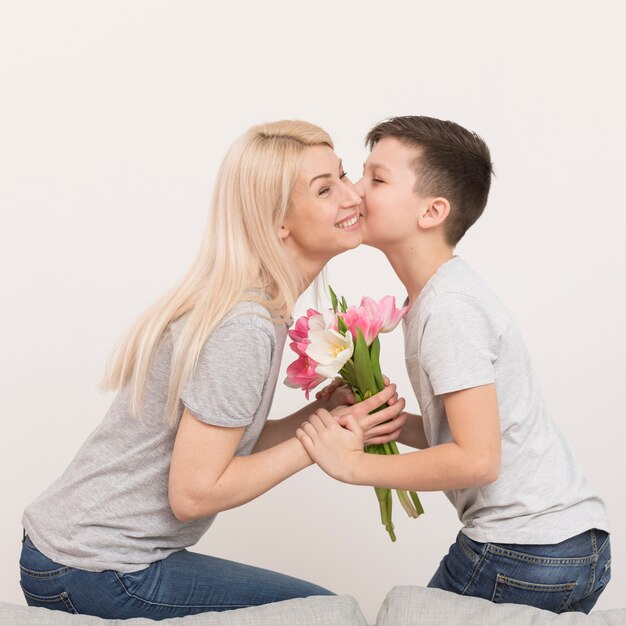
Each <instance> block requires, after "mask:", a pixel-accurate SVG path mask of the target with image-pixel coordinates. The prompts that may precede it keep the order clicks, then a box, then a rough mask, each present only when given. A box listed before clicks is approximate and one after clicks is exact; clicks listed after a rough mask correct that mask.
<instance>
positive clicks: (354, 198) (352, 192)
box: [342, 181, 363, 206]
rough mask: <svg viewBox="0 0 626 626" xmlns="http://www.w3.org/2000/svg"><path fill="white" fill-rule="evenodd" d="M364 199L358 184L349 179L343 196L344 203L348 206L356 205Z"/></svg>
mask: <svg viewBox="0 0 626 626" xmlns="http://www.w3.org/2000/svg"><path fill="white" fill-rule="evenodd" d="M362 199H363V196H362V195H361V193H360V192H359V190H358V189H357V187H356V185H354V183H352V182H350V181H348V182H346V184H345V194H344V198H343V203H342V204H344V205H346V206H354V205H356V204H361V200H362Z"/></svg>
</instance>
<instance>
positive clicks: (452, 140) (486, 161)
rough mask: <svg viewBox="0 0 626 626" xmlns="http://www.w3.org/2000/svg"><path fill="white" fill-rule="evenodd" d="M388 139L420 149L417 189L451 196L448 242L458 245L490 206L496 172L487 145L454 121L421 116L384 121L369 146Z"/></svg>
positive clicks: (446, 225)
mask: <svg viewBox="0 0 626 626" xmlns="http://www.w3.org/2000/svg"><path fill="white" fill-rule="evenodd" d="M385 137H393V138H395V139H397V140H398V141H400V142H402V143H403V144H404V145H406V146H409V147H412V148H416V149H417V150H418V151H419V152H418V154H417V156H416V158H415V159H414V161H413V163H412V165H413V167H414V170H415V174H416V176H417V186H416V189H415V192H416V193H419V194H420V195H426V196H441V197H444V198H446V199H447V200H448V202H449V203H450V215H449V216H448V218H447V220H446V221H445V223H444V228H445V231H444V232H445V235H446V240H447V243H448V244H449V245H451V246H455V245H456V244H457V243H458V242H459V241H460V239H461V237H463V235H464V234H465V233H466V231H467V229H468V228H469V227H470V226H471V225H472V224H474V222H475V221H476V220H477V219H478V218H479V217H480V216H481V214H482V212H483V209H484V208H485V205H486V204H487V197H488V196H489V187H490V185H491V175H492V174H493V166H492V163H491V155H490V154H489V148H488V147H487V144H486V143H485V142H484V141H483V139H481V138H480V137H479V136H478V135H477V134H476V133H473V132H472V131H469V130H467V129H465V128H463V127H462V126H459V125H458V124H455V123H454V122H448V121H444V120H439V119H436V118H434V117H424V116H418V115H407V116H404V117H392V118H390V119H388V120H386V121H384V122H381V123H380V124H378V125H376V126H374V128H372V130H370V132H369V133H368V134H367V137H366V138H365V145H366V146H367V147H368V148H369V149H370V150H371V149H372V148H373V147H374V146H375V145H376V144H377V143H378V142H379V141H380V140H381V139H384V138H385Z"/></svg>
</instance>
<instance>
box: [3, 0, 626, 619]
mask: <svg viewBox="0 0 626 626" xmlns="http://www.w3.org/2000/svg"><path fill="white" fill-rule="evenodd" d="M620 4H621V3H619V2H618V1H615V2H608V1H603V0H599V1H598V0H596V1H595V2H593V3H592V2H564V1H562V2H561V1H558V2H557V1H553V2H538V1H535V0H531V1H529V0H527V1H526V2H523V3H515V4H513V3H504V2H496V1H493V2H489V1H476V0H475V1H474V2H472V3H466V2H462V1H461V0H457V1H453V0H448V1H445V2H438V3H434V2H400V1H397V0H387V1H386V2H385V3H382V2H373V1H370V0H366V1H361V2H356V1H353V2H348V1H346V2H330V1H328V0H319V1H318V2H316V3H306V5H305V4H304V3H295V2H289V1H279V0H266V1H265V2H262V3H253V2H249V3H245V2H236V1H231V2H229V3H219V4H217V3H215V4H214V3H209V2H199V1H188V2H176V3H175V2H164V1H156V0H150V1H147V0H146V1H138V0H125V1H124V2H120V1H118V0H113V1H111V0H110V1H108V2H94V1H85V0H80V1H78V0H77V1H74V2H72V1H68V0H57V1H56V2H45V1H38V2H19V3H16V2H10V0H3V1H2V3H1V4H0V90H1V95H0V210H1V216H2V221H1V227H0V272H1V276H2V281H1V285H2V291H1V296H0V297H1V298H2V306H1V309H0V311H1V312H0V320H1V324H0V346H1V348H0V367H1V372H0V381H1V382H0V384H1V385H2V406H3V416H4V419H3V420H2V437H1V439H0V441H1V446H2V453H1V454H0V481H1V482H0V487H1V493H2V515H1V517H0V554H1V555H2V558H1V559H0V589H1V591H0V599H2V600H6V601H14V602H23V599H22V596H21V594H20V590H19V585H18V570H17V559H18V551H19V547H20V538H21V526H20V518H21V512H22V509H23V507H24V505H25V504H27V503H28V502H29V501H30V500H32V499H33V498H34V497H35V496H36V495H37V494H38V493H39V492H40V491H41V490H43V489H44V488H45V487H46V486H47V485H48V484H49V483H50V482H51V480H52V479H54V478H55V477H56V476H57V475H58V474H59V473H60V472H61V471H62V470H63V469H64V467H65V466H66V464H67V463H68V462H69V460H70V459H71V458H72V456H73V455H74V453H75V452H76V450H77V448H78V446H79V445H80V443H81V442H82V441H83V439H84V438H85V437H86V435H87V434H88V433H89V432H90V431H91V430H92V429H93V428H94V427H95V426H96V424H97V423H98V422H99V420H100V419H101V416H102V415H103V413H104V411H105V410H106V408H107V406H108V403H109V402H110V396H106V395H102V394H100V393H99V392H98V391H97V390H96V383H97V381H98V380H99V378H100V376H101V374H102V372H103V367H104V363H105V360H106V358H107V356H108V354H109V352H110V350H111V348H112V347H113V345H114V344H115V343H116V342H117V341H118V340H119V338H120V337H121V335H122V333H123V331H124V330H125V329H126V328H127V326H128V325H129V324H130V323H131V321H132V320H133V319H134V318H135V317H136V316H137V315H138V314H139V312H140V311H141V310H142V309H143V308H144V307H146V306H147V305H148V304H149V303H150V302H152V301H153V300H154V299H155V298H156V297H157V296H158V295H160V294H161V293H162V292H163V291H164V290H165V289H166V288H168V287H169V286H170V285H172V283H173V282H174V281H175V280H176V279H177V278H178V277H179V276H180V275H181V274H182V272H183V271H184V270H185V269H186V267H187V266H188V264H189V263H190V261H191V259H192V256H193V254H194V252H195V250H196V246H197V245H198V243H199V240H200V233H201V231H202V229H203V227H204V223H205V219H206V213H207V206H208V202H209V197H210V193H211V189H212V184H213V179H214V175H215V173H216V170H217V167H218V163H219V161H220V160H221V158H222V156H223V154H224V153H225V151H226V149H227V147H228V146H229V144H230V143H231V142H232V141H233V139H234V138H235V137H236V136H237V135H239V134H240V133H241V132H243V131H244V130H245V129H246V128H247V127H249V126H250V125H252V124H254V123H257V122H261V121H266V120H274V119H280V118H303V119H307V120H310V121H313V122H316V123H318V124H320V125H321V126H323V127H325V128H326V129H327V130H328V131H329V132H330V133H331V135H332V136H333V137H334V139H335V141H336V147H337V151H338V153H339V154H340V155H341V156H342V157H343V159H344V163H345V164H346V168H347V171H348V172H349V173H350V174H351V175H352V178H353V179H354V180H356V179H357V178H358V177H359V174H360V170H361V163H362V162H363V160H364V158H365V156H366V151H365V149H364V148H363V146H362V140H363V137H364V135H365V133H366V131H367V130H368V129H369V128H370V127H371V126H372V125H373V124H374V123H376V122H378V121H380V120H381V119H383V118H385V117H388V116H391V115H399V114H426V115H432V116H436V117H441V118H445V119H452V120H455V121H457V122H459V123H461V124H463V125H466V126H467V127H469V128H471V129H474V130H476V131H478V132H479V133H480V134H481V135H482V136H483V137H484V138H485V139H486V140H487V142H488V143H489V145H490V147H491V150H492V155H493V159H494V162H495V167H496V172H497V177H496V179H495V181H494V186H493V192H492V194H491V198H490V202H489V205H488V208H487V210H486V213H485V215H484V217H483V218H482V219H481V220H480V222H479V223H478V224H477V225H476V226H475V227H474V228H473V229H472V230H471V231H470V233H469V234H468V236H467V237H466V240H464V241H463V243H462V245H461V246H460V247H459V250H458V252H459V253H460V254H461V255H463V256H464V257H465V258H466V260H468V261H469V263H470V264H471V265H472V266H474V268H475V269H477V270H478V271H479V272H480V273H481V274H482V275H483V276H484V277H485V278H486V279H487V280H488V281H489V282H490V283H491V285H492V287H493V288H494V289H495V291H496V292H497V293H498V294H499V295H500V296H501V298H502V299H503V301H504V302H505V304H506V305H507V306H508V308H509V309H510V310H511V311H512V313H513V315H514V318H515V319H516V321H517V323H518V325H519V326H520V327H521V330H522V332H523V333H524V335H525V337H526V340H527V344H528V347H529V350H530V352H531V355H532V356H533V359H534V363H535V366H536V368H537V369H538V371H539V373H540V376H541V380H542V382H543V386H544V389H545V393H546V396H547V399H548V403H549V406H550V408H551V411H552V414H553V415H554V417H555V419H556V420H557V422H558V424H559V426H560V427H561V429H562V430H563V431H564V432H565V434H566V435H567V437H568V438H569V441H570V442H571V444H572V446H573V448H574V450H575V452H576V454H577V457H578V459H579V462H580V464H581V465H582V467H583V468H584V471H585V472H586V473H587V475H588V477H589V479H590V481H591V482H592V484H593V485H594V486H595V487H596V489H597V490H598V491H599V492H600V493H601V495H602V496H603V497H604V498H605V500H606V502H607V506H608V509H609V514H610V517H611V521H612V526H613V529H614V533H613V536H612V546H613V553H614V563H615V565H614V572H613V582H612V583H611V585H610V586H609V587H608V590H607V591H606V593H605V594H604V596H603V597H602V599H601V601H600V603H599V605H598V606H599V607H600V608H609V607H617V606H619V605H620V604H621V605H624V601H623V590H624V585H625V584H626V565H625V562H626V538H625V536H624V531H623V529H624V527H625V526H626V504H625V503H624V498H623V491H624V490H623V476H624V470H625V469H626V462H625V461H624V453H623V450H624V443H623V442H624V435H625V434H626V428H625V426H624V420H625V419H626V409H625V408H624V398H623V389H624V383H625V377H624V375H625V373H626V372H625V370H626V368H625V367H624V360H623V357H624V353H625V351H626V345H625V344H626V340H625V339H626V333H625V332H624V320H625V316H626V302H625V300H626V298H625V296H626V294H625V284H626V280H625V277H624V274H625V269H626V252H625V246H624V231H625V229H626V206H625V205H626V202H625V197H626V194H625V192H624V170H625V166H626V162H625V158H624V143H625V140H626V125H625V122H624V112H625V111H626V97H625V94H624V76H623V60H624V58H625V52H626V51H625V49H624V43H623V33H622V30H621V24H622V23H623V18H622V17H621V16H620V12H622V11H623V9H620V8H619V7H620ZM329 277H330V281H331V284H333V285H334V286H335V287H336V288H337V289H338V290H340V291H342V292H343V293H345V295H346V296H347V297H348V299H349V300H352V301H355V300H356V299H357V298H359V297H360V296H361V295H362V294H370V295H373V296H381V295H384V294H387V293H391V294H394V295H396V296H397V297H399V298H401V297H402V296H403V292H402V289H401V286H400V284H399V283H398V281H397V279H396V278H395V277H394V276H393V275H392V273H391V271H390V270H389V268H388V267H386V265H385V263H384V258H383V257H382V256H381V255H380V254H379V253H378V252H376V251H374V250H371V249H366V248H362V249H359V250H357V251H355V252H352V253H349V254H346V255H344V256H343V257H342V258H339V259H337V260H335V261H333V262H332V263H331V265H330V269H329ZM303 308H304V307H303V306H302V307H301V308H300V309H299V310H298V311H297V312H296V313H301V312H302V310H303ZM384 339H385V340H384V342H383V353H382V362H383V368H384V370H385V372H386V373H387V374H388V375H389V376H390V377H391V378H392V379H394V380H395V381H397V382H398V384H399V385H400V389H401V391H402V392H403V393H405V394H407V397H408V398H409V402H408V406H409V409H411V410H414V411H416V410H417V405H416V403H415V401H414V399H412V398H411V390H410V386H409V383H408V380H407V378H406V375H405V373H404V369H403V368H404V365H403V355H402V343H401V333H400V332H397V333H395V334H393V335H390V336H387V337H385V338H384ZM290 360H291V356H290V355H289V354H285V365H286V364H287V363H288V362H289V361H290ZM302 401H303V397H302V394H300V393H299V392H297V391H293V390H290V389H287V388H286V387H283V386H282V385H281V386H279V388H278V390H277V393H276V398H275V401H274V410H273V414H274V416H276V417H278V416H281V415H283V414H286V413H287V412H290V411H291V410H293V409H295V408H297V407H298V405H299V404H300V403H301V402H302ZM423 502H424V505H425V507H426V510H427V515H425V516H423V517H422V518H420V519H419V520H417V521H409V520H408V519H404V518H403V512H402V511H401V510H398V508H399V507H398V508H397V509H396V512H395V522H396V528H397V535H398V541H397V543H396V544H395V545H392V544H391V543H390V542H389V540H388V538H387V536H386V534H385V532H384V530H383V529H382V527H381V526H380V525H379V522H378V513H377V506H376V502H375V498H374V495H373V493H371V491H370V489H367V488H356V487H349V486H346V485H342V484H339V483H334V482H333V481H332V480H331V479H329V478H327V477H326V475H324V474H323V473H322V472H321V471H320V470H318V469H317V468H310V469H308V470H306V471H304V472H302V473H301V474H300V475H298V476H296V477H294V478H292V479H290V480H288V481H287V482H286V483H284V484H283V485H280V486H279V487H277V488H276V489H275V490H273V491H272V492H271V493H269V494H267V495H265V496H263V497H262V498H260V499H258V500H257V501H255V502H253V503H251V504H249V505H246V506H245V507H242V508H241V509H239V510H235V511H231V512H227V513H225V514H223V515H221V516H220V517H219V518H218V520H217V521H216V523H215V524H214V526H213V528H212V529H211V530H210V531H209V533H208V534H207V535H206V536H205V537H204V538H203V539H202V541H201V542H200V544H199V546H198V549H199V550H201V551H206V552H210V553H212V554H215V555H219V556H223V557H226V558H231V559H236V560H241V561H245V562H248V563H252V564H256V565H260V566H264V567H268V568H272V569H277V570H280V571H284V572H287V573H290V574H293V575H296V576H300V577H303V578H307V579H311V580H314V581H316V582H317V583H319V584H322V585H324V586H327V587H329V588H331V589H333V590H336V591H338V592H342V593H349V594H352V595H354V596H355V597H356V598H357V599H358V600H359V602H360V603H361V605H362V607H363V608H364V611H365V613H366V616H367V617H368V619H370V620H372V621H373V619H374V617H375V614H376V610H377V608H378V606H379V604H380V602H381V601H382V599H383V597H384V595H385V593H386V591H387V590H388V589H389V588H390V587H391V586H392V585H396V584H421V585H425V584H426V583H427V582H428V580H429V577H430V575H431V574H432V572H433V571H434V569H435V567H436V565H437V563H438V562H439V559H440V558H441V556H442V555H443V554H444V553H445V551H446V550H447V548H448V546H449V544H450V543H451V542H452V541H453V539H454V536H455V534H456V532H457V530H458V528H459V523H458V521H457V519H456V515H455V511H454V510H453V508H452V507H451V506H450V504H449V503H448V501H447V500H446V499H445V497H444V496H443V495H442V494H437V493H435V494H423ZM401 513H402V515H401Z"/></svg>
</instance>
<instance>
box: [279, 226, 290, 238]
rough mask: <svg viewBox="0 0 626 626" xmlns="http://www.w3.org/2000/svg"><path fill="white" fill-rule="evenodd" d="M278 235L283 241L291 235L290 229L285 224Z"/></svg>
mask: <svg viewBox="0 0 626 626" xmlns="http://www.w3.org/2000/svg"><path fill="white" fill-rule="evenodd" d="M278 236H279V238H280V239H282V240H283V241H284V240H285V239H287V237H289V229H288V228H287V227H286V226H285V225H284V224H283V225H282V226H281V227H280V230H279V231H278Z"/></svg>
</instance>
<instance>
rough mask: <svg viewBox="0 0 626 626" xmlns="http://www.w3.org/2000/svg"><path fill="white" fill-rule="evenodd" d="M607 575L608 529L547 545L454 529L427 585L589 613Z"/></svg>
mask: <svg viewBox="0 0 626 626" xmlns="http://www.w3.org/2000/svg"><path fill="white" fill-rule="evenodd" d="M610 578H611V545H610V541H609V535H608V533H606V532H604V531H602V530H597V529H593V530H588V531H586V532H584V533H581V534H580V535H576V536H575V537H571V538H570V539H567V540H566V541H563V542H561V543H557V544H552V545H521V544H513V543H506V544H505V543H479V542H477V541H473V540H472V539H470V538H469V537H467V536H466V535H464V534H463V533H459V534H458V536H457V539H456V543H454V544H453V545H452V546H450V551H449V552H448V554H447V555H446V556H445V557H444V558H443V560H442V561H441V564H440V565H439V569H438V570H437V571H436V572H435V575H434V576H433V578H432V580H431V581H430V583H428V586H429V587H436V588H437V589H444V590H445V591H452V592H454V593H458V594H461V595H467V596H475V597H478V598H485V599H486V600H491V601H492V602H510V603H514V604H528V605H530V606H534V607H537V608H540V609H546V610H548V611H553V612H555V613H563V612H564V611H582V612H584V613H589V611H591V609H592V608H593V605H594V604H595V603H596V602H597V600H598V598H599V597H600V594H601V593H602V591H603V590H604V588H605V587H606V585H607V583H608V582H609V580H610Z"/></svg>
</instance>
